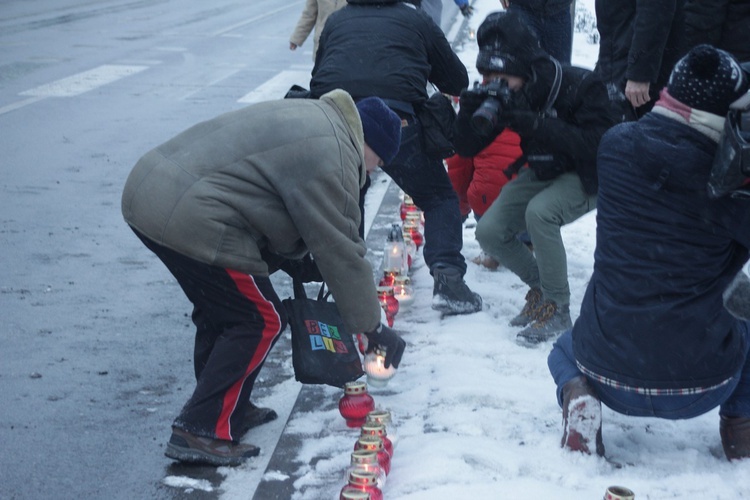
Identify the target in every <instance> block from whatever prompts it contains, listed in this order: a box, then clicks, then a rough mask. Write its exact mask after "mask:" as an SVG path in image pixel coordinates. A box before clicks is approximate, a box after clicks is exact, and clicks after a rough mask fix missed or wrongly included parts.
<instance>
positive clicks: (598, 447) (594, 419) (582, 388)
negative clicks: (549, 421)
mask: <svg viewBox="0 0 750 500" xmlns="http://www.w3.org/2000/svg"><path fill="white" fill-rule="evenodd" d="M562 396H563V408H562V409H563V436H562V441H561V442H560V446H562V447H563V448H567V449H569V450H571V451H580V452H581V453H585V454H587V455H591V453H592V452H594V451H595V452H596V454H597V455H599V456H600V457H603V456H604V442H603V441H602V403H601V401H599V398H598V397H596V393H595V392H594V389H593V388H592V387H591V386H590V385H589V383H588V382H587V381H586V377H583V376H580V377H576V378H574V379H573V380H571V381H570V382H568V383H567V384H565V385H564V386H563V388H562Z"/></svg>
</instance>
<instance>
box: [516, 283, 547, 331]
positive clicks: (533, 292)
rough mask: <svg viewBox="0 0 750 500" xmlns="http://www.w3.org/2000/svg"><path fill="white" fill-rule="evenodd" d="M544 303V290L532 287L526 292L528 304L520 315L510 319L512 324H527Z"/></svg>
mask: <svg viewBox="0 0 750 500" xmlns="http://www.w3.org/2000/svg"><path fill="white" fill-rule="evenodd" d="M540 305H542V290H541V288H530V289H529V291H528V292H526V304H525V305H524V306H523V309H521V312H520V313H518V316H516V317H515V318H513V319H512V320H510V326H526V325H528V324H529V323H531V322H532V321H534V318H535V317H536V310H537V309H539V306H540Z"/></svg>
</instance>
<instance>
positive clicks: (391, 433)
mask: <svg viewBox="0 0 750 500" xmlns="http://www.w3.org/2000/svg"><path fill="white" fill-rule="evenodd" d="M366 422H368V423H376V424H380V425H382V426H384V427H385V428H386V431H387V432H388V439H390V441H391V444H392V445H393V447H394V448H396V445H397V444H398V426H397V424H396V419H395V418H394V417H393V414H392V413H391V412H390V411H389V410H383V409H376V410H373V411H371V412H370V413H368V414H367V417H366Z"/></svg>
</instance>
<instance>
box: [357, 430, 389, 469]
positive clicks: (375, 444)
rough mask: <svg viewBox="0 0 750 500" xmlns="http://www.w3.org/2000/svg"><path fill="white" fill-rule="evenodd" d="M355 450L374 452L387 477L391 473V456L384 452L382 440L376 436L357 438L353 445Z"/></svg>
mask: <svg viewBox="0 0 750 500" xmlns="http://www.w3.org/2000/svg"><path fill="white" fill-rule="evenodd" d="M354 449H355V450H367V451H374V452H375V453H376V454H377V457H378V464H379V465H380V467H382V468H383V470H384V471H385V475H386V476H387V475H388V474H389V473H390V472H391V456H390V455H389V454H388V452H387V451H385V447H384V446H383V440H382V439H380V437H378V436H359V439H357V442H356V443H354Z"/></svg>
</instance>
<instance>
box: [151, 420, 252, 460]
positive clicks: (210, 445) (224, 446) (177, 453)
mask: <svg viewBox="0 0 750 500" xmlns="http://www.w3.org/2000/svg"><path fill="white" fill-rule="evenodd" d="M164 454H165V455H166V456H168V457H169V458H172V459H174V460H179V461H180V462H189V463H193V464H207V465H215V466H217V467H219V466H235V465H240V464H241V463H242V462H244V461H245V460H247V459H248V458H251V457H257V456H258V455H259V454H260V448H258V447H257V446H253V445H251V444H235V443H233V442H232V441H226V440H224V439H211V438H206V437H200V436H195V435H193V434H190V433H189V432H185V431H183V430H182V429H178V428H177V427H172V436H171V437H170V438H169V442H168V443H167V449H166V451H165V452H164Z"/></svg>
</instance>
